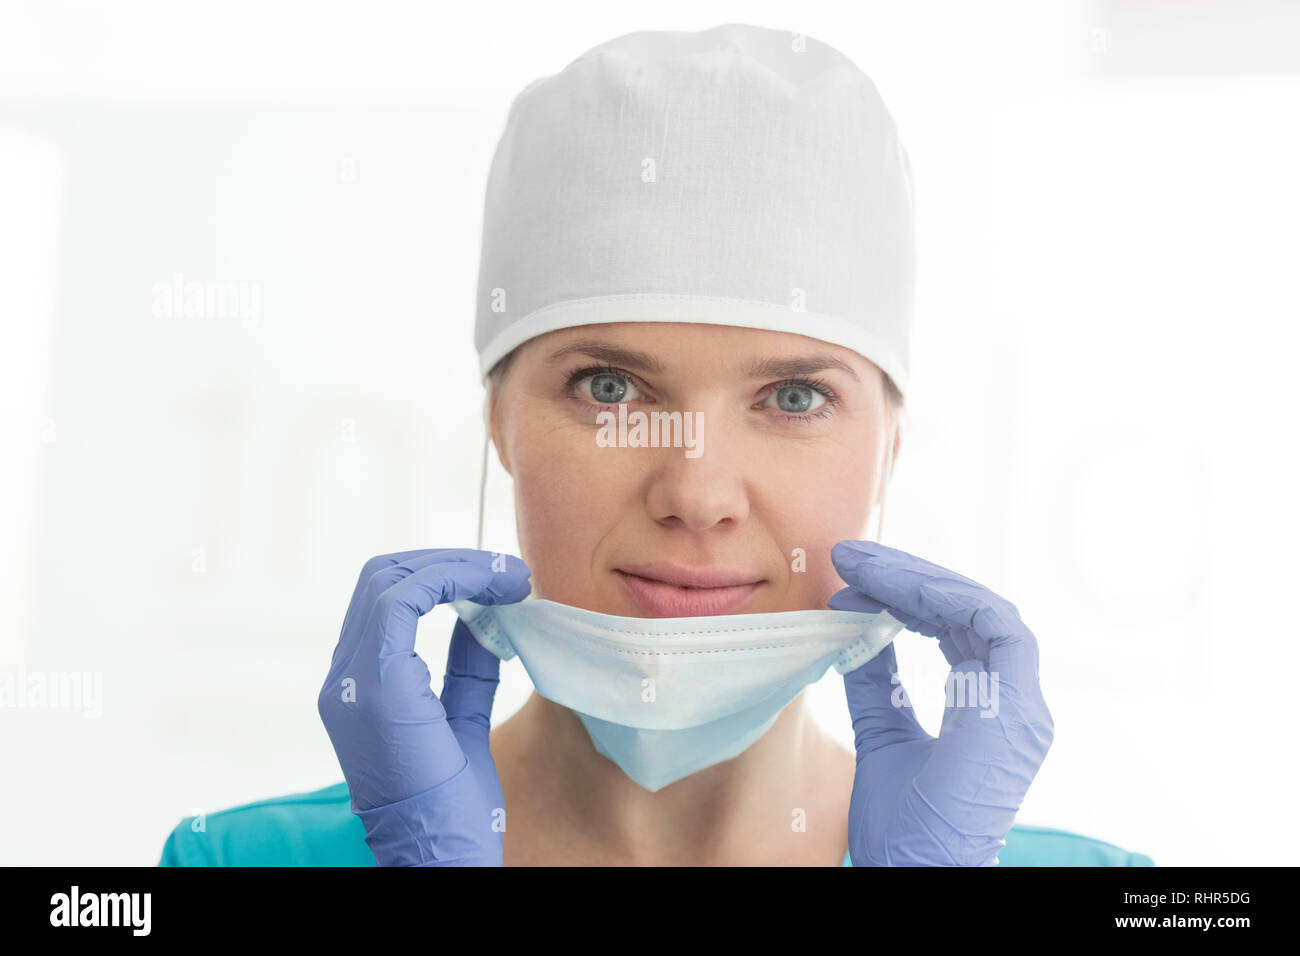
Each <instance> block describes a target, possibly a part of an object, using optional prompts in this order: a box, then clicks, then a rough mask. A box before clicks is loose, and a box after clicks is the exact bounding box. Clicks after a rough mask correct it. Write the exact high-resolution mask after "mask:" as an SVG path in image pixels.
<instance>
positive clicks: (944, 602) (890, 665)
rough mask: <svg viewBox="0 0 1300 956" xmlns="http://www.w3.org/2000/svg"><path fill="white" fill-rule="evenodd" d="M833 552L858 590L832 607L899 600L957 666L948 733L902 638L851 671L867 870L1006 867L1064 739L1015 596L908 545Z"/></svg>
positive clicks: (854, 819) (856, 793)
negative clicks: (931, 726)
mask: <svg viewBox="0 0 1300 956" xmlns="http://www.w3.org/2000/svg"><path fill="white" fill-rule="evenodd" d="M831 560H832V561H833V562H834V564H835V569H836V570H837V571H838V572H839V574H840V577H842V578H843V579H844V580H845V581H846V582H848V584H849V585H850V587H848V588H845V589H844V590H842V591H840V592H838V593H837V594H835V596H834V597H832V598H831V599H830V601H829V602H828V604H829V606H830V607H832V608H835V609H836V610H841V611H867V612H873V613H874V612H880V611H882V610H886V611H888V612H889V613H890V614H892V615H893V616H894V617H895V618H897V619H898V620H899V621H901V622H902V623H903V624H904V625H905V626H906V627H907V628H908V629H909V630H912V631H916V632H917V633H919V634H924V635H926V636H927V637H937V638H938V639H939V649H940V650H942V651H943V655H944V657H946V658H947V659H948V663H949V664H950V665H951V669H950V671H949V681H950V683H949V687H950V688H951V692H950V696H949V698H948V699H947V702H946V705H945V708H944V713H943V723H942V726H941V727H940V730H939V736H938V737H937V738H936V737H931V736H930V735H929V734H927V733H926V732H925V730H923V729H922V727H921V725H920V724H919V723H918V722H917V720H916V717H915V715H914V714H913V712H912V704H911V701H910V700H908V699H907V693H906V691H904V690H903V688H902V685H901V684H899V683H898V682H897V673H898V663H897V658H896V657H895V655H894V645H893V644H890V645H889V646H888V647H887V648H886V649H885V650H884V651H883V652H881V653H880V654H879V655H877V656H876V657H875V658H873V659H872V660H870V661H868V662H867V663H866V664H864V665H862V666H861V667H859V668H858V669H857V670H854V671H850V672H849V673H847V674H845V675H844V689H845V692H846V693H847V695H848V701H849V713H850V715H851V716H852V718H853V730H854V744H855V747H856V749H857V754H858V768H857V772H856V774H855V776H854V781H853V796H852V799H851V801H850V805H849V854H850V857H851V858H852V860H853V864H854V866H927V865H929V866H991V865H993V864H995V863H996V862H997V855H998V851H999V850H1000V849H1001V848H1002V847H1003V846H1005V845H1006V835H1007V833H1008V832H1009V831H1010V830H1011V825H1012V824H1013V823H1014V822H1015V818H1016V811H1017V810H1019V809H1020V803H1021V801H1022V800H1023V799H1024V796H1025V793H1026V791H1028V789H1029V784H1030V783H1031V782H1032V781H1033V779H1034V775H1035V774H1036V773H1037V772H1038V768H1039V766H1041V765H1042V762H1043V759H1044V757H1046V756H1047V750H1048V748H1049V747H1050V746H1051V744H1052V734H1053V729H1054V728H1053V724H1052V715H1051V714H1050V713H1049V712H1048V710H1047V704H1046V703H1045V702H1044V701H1043V695H1042V692H1041V691H1040V689H1039V686H1038V642H1037V641H1036V640H1035V638H1034V635H1033V634H1032V633H1030V631H1029V629H1028V628H1027V627H1025V625H1024V624H1023V623H1022V622H1021V620H1020V614H1019V612H1018V611H1017V610H1016V609H1015V607H1014V606H1012V605H1011V604H1010V603H1009V602H1007V601H1005V600H1003V599H1002V598H1000V597H998V596H997V595H996V594H994V593H993V592H991V591H989V590H988V589H987V588H985V587H983V586H981V585H979V584H976V583H975V582H974V581H971V580H970V579H969V578H964V577H962V576H961V575H959V574H954V573H953V572H951V571H948V570H945V569H944V568H941V567H939V566H937V565H934V564H931V563H930V562H928V561H923V560H921V559H920V558H917V557H913V556H912V555H910V554H907V553H905V552H903V551H898V550H895V549H893V548H887V547H885V546H884V545H880V544H876V543H874V542H871V541H841V542H840V543H839V544H837V545H835V547H834V548H833V549H831ZM967 675H969V676H967ZM980 682H984V690H983V692H982V693H980V692H979V691H980V688H979V684H980Z"/></svg>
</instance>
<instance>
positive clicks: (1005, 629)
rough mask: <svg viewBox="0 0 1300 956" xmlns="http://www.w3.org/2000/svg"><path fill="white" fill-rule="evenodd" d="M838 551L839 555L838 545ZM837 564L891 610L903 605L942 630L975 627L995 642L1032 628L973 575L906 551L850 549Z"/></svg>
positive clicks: (900, 608) (974, 629) (927, 622)
mask: <svg viewBox="0 0 1300 956" xmlns="http://www.w3.org/2000/svg"><path fill="white" fill-rule="evenodd" d="M843 544H844V542H841V544H840V545H836V549H841V545H843ZM854 544H856V542H854ZM832 555H833V557H835V550H834V549H833V552H832ZM841 564H842V565H843V568H842V569H841ZM836 568H837V570H840V574H841V575H842V576H843V575H846V574H847V575H848V577H847V578H846V580H849V583H850V584H851V585H852V586H853V587H855V588H857V589H858V590H860V591H862V592H863V593H864V594H866V595H868V596H869V597H871V598H873V599H875V600H876V601H879V602H880V603H882V604H884V605H885V606H886V607H888V608H890V610H891V613H892V612H893V611H894V610H895V609H897V610H899V611H902V612H904V613H906V614H910V615H912V616H913V617H914V618H917V619H919V620H920V621H922V622H925V623H926V624H928V625H929V626H930V627H931V629H933V630H934V631H936V632H938V631H950V630H956V629H963V630H968V631H971V630H973V631H974V632H975V633H976V634H978V635H979V636H980V637H981V638H982V639H983V640H984V641H985V642H987V643H991V642H992V640H993V639H994V638H995V637H1005V636H1007V635H1011V634H1016V633H1019V632H1022V631H1025V630H1027V629H1026V628H1025V626H1024V624H1023V622H1021V620H1020V615H1019V612H1018V611H1017V610H1016V608H1015V605H1013V604H1011V602H1010V601H1007V600H1005V599H1004V598H1001V597H999V596H998V595H996V594H994V593H993V592H992V591H990V590H989V589H988V588H986V587H984V586H983V585H981V584H977V583H975V582H974V581H971V580H970V579H969V578H964V577H962V576H961V575H959V574H956V573H955V572H951V571H948V570H947V569H945V568H941V567H939V566H938V565H935V564H931V563H930V562H928V561H922V560H921V559H919V558H916V557H914V556H912V555H909V554H906V553H905V552H901V551H894V550H888V553H886V552H885V551H881V552H874V551H870V550H867V549H863V548H856V547H855V548H852V549H849V548H844V549H842V550H840V553H839V556H838V558H837V560H836ZM900 620H901V619H900ZM972 650H975V648H972Z"/></svg>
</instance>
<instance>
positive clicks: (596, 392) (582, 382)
mask: <svg viewBox="0 0 1300 956" xmlns="http://www.w3.org/2000/svg"><path fill="white" fill-rule="evenodd" d="M577 384H578V389H579V391H581V392H582V394H583V395H585V396H586V397H587V398H590V399H591V400H592V401H593V402H599V403H601V404H614V403H617V402H630V401H634V400H636V399H638V398H640V397H641V393H640V392H638V391H637V389H636V386H635V385H633V384H632V382H631V381H630V380H629V379H627V378H624V377H623V376H622V375H617V374H615V373H614V372H597V373H596V374H594V375H586V376H584V377H583V378H581V379H579V381H578V383H577ZM629 393H630V394H629Z"/></svg>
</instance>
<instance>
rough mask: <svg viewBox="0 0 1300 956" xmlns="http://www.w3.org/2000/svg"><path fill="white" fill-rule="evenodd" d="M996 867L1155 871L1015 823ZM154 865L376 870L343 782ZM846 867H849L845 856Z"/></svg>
mask: <svg viewBox="0 0 1300 956" xmlns="http://www.w3.org/2000/svg"><path fill="white" fill-rule="evenodd" d="M998 863H999V865H1000V866H1155V863H1154V862H1152V860H1151V858H1150V857H1148V856H1145V855H1143V854H1141V853H1134V852H1131V851H1129V850H1124V849H1121V848H1120V847H1117V846H1115V845H1114V844H1112V843H1105V842H1103V841H1101V840H1096V839H1093V838H1092V837H1086V836H1081V835H1079V834H1077V833H1069V832H1067V831H1065V830H1056V829H1052V828H1050V827H1031V826H1022V825H1020V824H1016V825H1015V826H1013V827H1012V828H1011V832H1010V833H1008V834H1007V845H1006V846H1005V847H1004V848H1003V849H1002V851H1001V852H1000V853H999V854H998ZM158 865H159V866H374V865H375V858H374V855H373V854H372V853H371V852H370V847H369V846H367V845H366V830H365V827H364V826H363V825H362V823H361V820H360V819H359V818H358V817H357V816H356V815H355V814H354V813H353V812H352V804H351V799H350V797H349V795H348V787H347V784H346V783H336V784H334V785H333V786H332V787H325V788H324V789H322V790H314V791H312V792H310V793H291V794H288V795H286V796H282V797H272V798H270V799H268V800H258V801H257V802H255V803H246V804H244V805H243V806H239V807H232V808H231V809H229V810H221V811H219V812H217V813H210V814H208V815H207V817H206V819H203V820H201V821H200V820H199V818H197V817H186V818H185V819H183V820H182V821H181V822H180V823H178V824H177V825H176V827H175V829H173V830H172V832H171V835H170V836H168V837H167V842H166V843H165V844H164V845H163V851H162V858H161V859H160V860H159V861H158ZM842 865H844V866H852V865H853V863H852V861H851V860H850V859H849V857H848V855H847V854H846V855H845V857H844V863H843V864H842Z"/></svg>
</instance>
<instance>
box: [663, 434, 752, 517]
mask: <svg viewBox="0 0 1300 956" xmlns="http://www.w3.org/2000/svg"><path fill="white" fill-rule="evenodd" d="M701 416H702V418H703V419H704V423H705V424H706V425H707V422H708V420H709V419H712V420H713V421H717V420H718V419H717V417H716V416H710V415H707V414H705V413H701ZM727 430H729V431H732V433H733V434H735V432H736V431H737V430H736V429H727ZM723 431H724V430H720V429H717V428H714V429H712V431H711V433H710V430H709V429H708V428H707V427H706V428H704V429H703V433H704V437H705V440H704V441H703V442H702V443H701V454H700V455H699V457H694V458H692V457H687V456H686V455H685V454H683V450H682V449H681V448H660V449H656V450H654V452H653V453H654V454H655V456H656V461H655V468H654V472H653V473H652V475H651V477H650V485H649V488H648V489H647V492H646V508H647V510H648V511H649V513H650V517H651V518H653V519H654V520H655V521H656V522H657V523H658V524H660V525H662V526H664V527H668V528H680V529H684V530H686V531H693V532H702V531H710V530H714V529H717V530H724V529H729V528H736V527H739V526H740V525H741V524H743V523H744V521H745V519H746V518H748V517H749V488H748V484H747V481H748V479H747V472H748V471H749V470H750V469H751V468H752V467H753V464H754V463H753V462H750V461H747V460H746V458H745V456H744V452H743V449H741V448H739V447H737V443H736V442H735V441H731V442H728V441H727V438H726V435H725V434H723V433H722V432H723Z"/></svg>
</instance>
